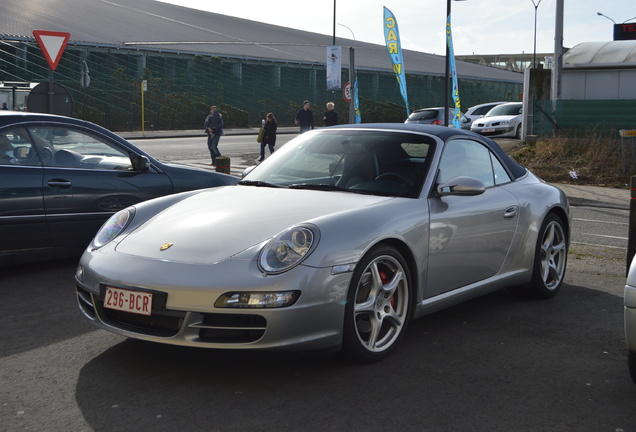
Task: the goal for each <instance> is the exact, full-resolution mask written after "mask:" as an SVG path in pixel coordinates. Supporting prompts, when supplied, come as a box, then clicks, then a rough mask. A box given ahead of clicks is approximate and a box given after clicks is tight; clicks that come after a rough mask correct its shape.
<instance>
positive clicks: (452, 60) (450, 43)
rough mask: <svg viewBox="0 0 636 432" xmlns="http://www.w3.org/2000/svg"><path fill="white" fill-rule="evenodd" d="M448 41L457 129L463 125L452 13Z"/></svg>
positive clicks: (447, 31) (448, 27) (454, 115)
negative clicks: (452, 29)
mask: <svg viewBox="0 0 636 432" xmlns="http://www.w3.org/2000/svg"><path fill="white" fill-rule="evenodd" d="M446 43H448V63H449V65H450V72H451V76H452V77H453V102H454V104H455V109H454V111H453V119H452V121H453V126H455V127H456V128H457V129H460V128H461V127H462V123H461V120H462V119H461V109H460V108H461V104H460V100H459V86H458V85H457V69H456V68H455V53H454V51H453V35H452V33H451V19H450V15H448V17H446Z"/></svg>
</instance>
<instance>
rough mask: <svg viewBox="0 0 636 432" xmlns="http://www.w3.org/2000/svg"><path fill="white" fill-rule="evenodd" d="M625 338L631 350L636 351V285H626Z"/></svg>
mask: <svg viewBox="0 0 636 432" xmlns="http://www.w3.org/2000/svg"><path fill="white" fill-rule="evenodd" d="M624 305H625V311H624V313H625V316H624V321H625V339H626V340H627V348H628V349H629V351H630V352H632V353H636V286H633V285H630V284H627V285H625V295H624Z"/></svg>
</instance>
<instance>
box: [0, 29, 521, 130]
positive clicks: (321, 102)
mask: <svg viewBox="0 0 636 432" xmlns="http://www.w3.org/2000/svg"><path fill="white" fill-rule="evenodd" d="M84 64H86V65H87V66H88V70H89V76H90V85H89V86H88V87H82V85H81V78H82V68H83V65H84ZM342 73H343V77H342V81H343V82H346V81H347V76H348V71H347V70H343V71H342ZM357 75H358V81H359V95H360V105H361V113H362V121H363V122H365V123H367V122H376V121H390V122H395V121H399V122H402V121H404V119H405V118H406V111H405V108H404V103H403V101H402V98H401V94H400V91H399V87H398V83H397V80H396V79H395V76H394V75H393V73H391V72H388V71H387V72H383V71H372V70H358V71H357ZM48 77H49V69H48V65H47V63H46V61H45V60H44V57H43V56H42V54H41V51H40V49H39V47H38V45H37V43H36V42H35V40H6V39H5V40H0V81H4V82H14V83H18V82H23V83H38V82H43V81H47V80H48ZM54 79H55V82H57V83H59V84H61V85H63V86H65V87H66V88H67V89H68V90H69V92H70V93H71V95H72V97H73V100H74V104H73V107H74V110H73V116H75V117H78V118H82V119H86V120H89V121H92V122H95V123H98V124H101V125H103V126H105V127H107V128H109V129H112V130H115V131H125V130H140V129H141V121H142V120H141V119H142V112H141V110H142V107H141V82H142V80H146V81H147V83H148V86H147V88H148V90H147V91H146V92H144V116H143V118H144V119H145V125H144V129H147V130H149V129H163V130H170V129H192V128H195V129H196V128H202V125H203V119H204V118H205V115H206V114H207V113H208V108H209V105H211V104H214V105H218V106H219V107H220V108H221V110H222V112H224V118H225V119H226V123H227V125H228V127H246V126H257V125H259V124H260V119H262V118H264V116H265V114H266V113H267V112H274V113H275V115H276V117H277V119H278V121H279V123H280V124H281V125H291V124H293V118H294V114H295V112H296V110H298V109H299V108H300V107H301V105H302V101H303V100H305V99H308V100H310V101H311V102H312V109H314V112H322V111H323V110H324V108H325V103H326V102H328V101H334V102H335V103H336V110H337V111H338V112H339V113H340V118H341V119H347V118H348V109H349V107H348V104H347V103H346V102H345V101H344V100H343V98H342V95H341V94H340V92H331V91H326V90H324V89H325V87H326V86H325V82H326V70H325V65H324V64H313V63H289V62H276V61H268V60H258V59H241V58H227V57H223V58H221V57H214V56H210V55H193V54H180V53H178V52H160V51H152V50H143V51H142V50H138V49H136V48H126V47H119V46H111V47H108V46H97V45H89V44H84V45H82V44H77V43H76V44H69V45H67V47H66V51H65V53H64V56H63V57H62V59H61V61H60V63H59V65H58V67H57V69H56V71H55V73H54ZM407 85H408V93H409V103H410V106H411V108H412V109H417V108H424V107H432V106H443V104H444V80H443V76H436V75H418V74H407ZM27 86H28V84H27ZM2 91H10V89H9V88H4V89H3V88H2V87H0V92H2ZM521 91H522V85H521V83H511V82H498V81H489V80H476V79H461V78H460V79H459V92H460V95H461V98H462V99H461V103H462V107H470V106H472V105H476V104H479V103H483V102H490V101H499V100H507V101H516V100H519V95H520V94H521Z"/></svg>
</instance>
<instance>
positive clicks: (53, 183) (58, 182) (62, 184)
mask: <svg viewBox="0 0 636 432" xmlns="http://www.w3.org/2000/svg"><path fill="white" fill-rule="evenodd" d="M47 184H48V185H49V186H50V187H52V188H60V189H68V188H70V187H71V186H73V183H71V182H70V181H68V180H64V179H51V180H49V181H48V182H47Z"/></svg>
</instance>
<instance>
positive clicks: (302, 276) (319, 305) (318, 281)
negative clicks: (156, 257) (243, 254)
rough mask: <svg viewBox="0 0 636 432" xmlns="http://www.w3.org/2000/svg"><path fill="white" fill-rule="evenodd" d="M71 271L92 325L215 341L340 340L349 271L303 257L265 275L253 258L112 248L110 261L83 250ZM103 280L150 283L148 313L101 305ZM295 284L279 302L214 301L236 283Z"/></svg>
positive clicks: (152, 337)
mask: <svg viewBox="0 0 636 432" xmlns="http://www.w3.org/2000/svg"><path fill="white" fill-rule="evenodd" d="M79 268H81V269H82V271H81V272H78V275H76V285H77V300H78V305H79V308H80V310H81V312H82V313H83V314H84V316H85V317H86V318H87V319H89V320H90V321H91V322H92V323H93V324H94V325H96V326H98V327H100V328H102V329H105V330H108V331H110V332H113V333H117V334H120V335H122V336H127V337H131V338H135V339H142V340H147V341H152V342H160V343H166V344H172V345H182V346H191V347H205V348H217V349H303V350H322V349H331V348H337V347H338V346H340V344H341V342H342V326H343V321H344V310H345V303H346V295H347V290H348V287H349V282H350V280H351V275H352V273H342V274H337V275H332V274H331V273H332V272H331V268H330V267H329V268H312V267H305V266H303V265H300V266H298V267H296V268H294V269H292V270H290V271H289V272H287V273H283V274H280V275H274V276H272V275H268V276H264V275H263V274H262V273H261V272H260V271H259V270H258V267H257V265H256V262H255V261H254V260H241V259H230V260H227V261H224V262H222V263H215V264H210V265H188V264H183V263H171V262H157V261H149V260H145V259H140V258H135V257H130V256H128V257H126V256H123V255H121V254H116V253H115V254H112V253H111V254H110V255H109V257H108V262H106V260H103V259H100V258H99V257H96V256H92V255H90V254H85V255H84V257H82V260H81V261H80V267H79ZM105 286H113V287H116V288H123V289H131V290H142V291H151V292H153V293H155V294H156V295H157V296H159V297H163V300H162V302H160V306H158V307H157V306H156V305H155V302H154V301H153V310H152V314H151V315H149V316H144V315H138V314H133V313H130V312H121V311H116V310H113V309H107V308H105V307H104V299H103V292H104V287H105ZM241 290H242V291H258V292H269V291H276V292H278V291H286V290H299V291H300V292H301V295H300V298H299V299H298V301H297V302H296V303H295V304H294V305H292V306H289V307H284V308H270V309H265V308H259V309H256V308H249V309H247V308H240V309H239V308H216V307H215V306H214V303H215V301H216V300H217V298H218V297H219V296H220V295H222V294H224V293H227V292H235V291H241Z"/></svg>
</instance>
